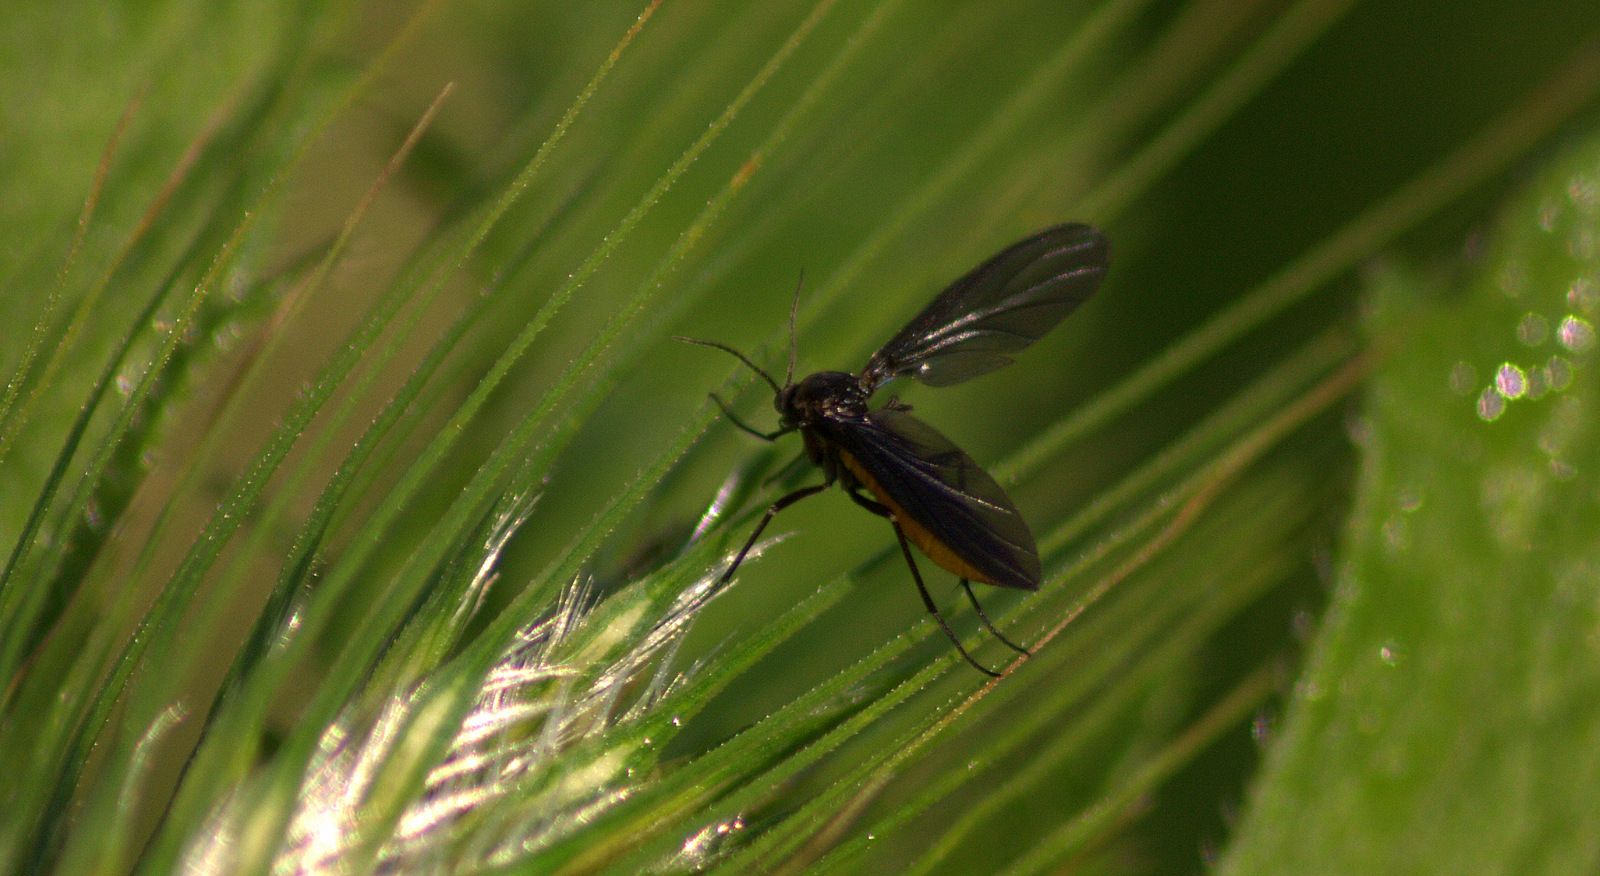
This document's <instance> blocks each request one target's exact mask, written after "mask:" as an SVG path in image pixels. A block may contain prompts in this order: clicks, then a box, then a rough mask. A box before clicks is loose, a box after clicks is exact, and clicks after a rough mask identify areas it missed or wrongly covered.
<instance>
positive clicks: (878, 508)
mask: <svg viewBox="0 0 1600 876" xmlns="http://www.w3.org/2000/svg"><path fill="white" fill-rule="evenodd" d="M849 495H850V498H851V499H853V500H855V503H856V504H857V505H860V506H861V507H863V508H865V509H867V510H868V511H871V512H872V513H874V514H876V515H878V516H879V517H882V518H885V519H886V520H888V521H889V523H890V524H891V525H893V526H894V534H895V537H896V538H899V539H900V550H901V552H903V553H904V554H905V556H906V565H907V566H910V567H911V577H912V579H913V580H915V581H916V582H917V592H918V593H921V594H922V604H923V605H925V606H927V607H928V611H929V613H931V614H932V615H933V617H934V619H935V620H937V621H938V622H939V628H940V629H942V630H944V634H945V635H946V636H948V637H949V638H950V641H951V642H954V643H955V646H956V650H957V651H960V652H961V656H962V657H965V658H967V662H968V663H971V664H972V665H973V666H977V667H978V671H979V672H982V673H984V674H985V675H991V676H995V677H999V675H1000V673H998V672H994V671H992V670H989V669H986V668H984V667H983V666H979V665H978V662H977V661H976V660H973V659H972V655H970V654H968V653H967V649H965V648H963V647H961V643H960V642H959V641H957V640H956V636H955V633H953V632H951V631H950V626H949V625H948V624H946V623H945V620H944V616H943V615H941V614H940V613H939V609H937V608H935V607H934V603H933V597H931V596H929V595H928V588H927V587H925V586H924V585H923V583H922V573H921V572H920V571H918V569H917V563H916V561H915V560H913V559H912V558H911V548H910V546H909V545H908V544H907V542H906V536H905V533H904V532H903V531H901V529H900V524H899V523H897V522H895V519H894V512H893V511H890V510H889V507H888V506H887V505H884V504H883V503H882V502H875V501H873V500H872V499H868V498H867V497H866V496H863V495H861V494H860V493H858V492H856V491H855V490H851V491H849ZM961 586H962V587H963V588H965V589H966V591H967V598H968V599H971V600H972V607H973V608H974V609H977V612H978V619H979V620H981V621H983V627H984V629H986V630H988V631H989V632H991V633H993V634H994V637H995V638H996V639H999V640H1000V641H1002V642H1004V643H1005V644H1006V646H1007V647H1009V648H1011V649H1012V650H1013V651H1016V652H1018V653H1019V654H1027V655H1029V656H1032V655H1031V653H1030V652H1029V651H1028V650H1027V649H1026V648H1023V647H1021V646H1019V645H1017V644H1016V643H1014V642H1012V641H1011V640H1010V639H1008V638H1006V637H1005V636H1002V635H1000V631H999V630H997V629H995V628H994V624H992V623H990V622H989V616H988V615H986V614H984V613H983V606H981V605H979V604H978V597H977V596H974V595H973V593H972V585H971V584H970V583H968V581H967V579H965V578H962V579H961Z"/></svg>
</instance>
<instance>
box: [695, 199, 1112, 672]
mask: <svg viewBox="0 0 1600 876" xmlns="http://www.w3.org/2000/svg"><path fill="white" fill-rule="evenodd" d="M1107 259H1108V248H1107V244H1106V239H1105V236H1104V235H1102V234H1101V233H1100V232H1099V231H1097V230H1095V229H1093V228H1091V227H1089V226H1087V225H1079V224H1069V225H1058V226H1056V227H1054V228H1047V229H1045V230H1043V231H1040V232H1038V233H1037V234H1034V235H1033V236H1031V237H1028V238H1026V239H1024V240H1021V241H1018V242H1017V243H1014V244H1012V245H1011V246H1009V247H1006V248H1005V249H1003V250H1001V251H1000V253H999V254H997V255H995V256H994V257H993V258H990V259H989V260H988V261H986V262H984V263H983V264H981V265H979V266H978V267H976V268H974V269H973V270H972V271H971V272H969V273H968V274H967V275H966V276H964V277H962V278H961V279H959V280H957V281H955V282H954V283H952V284H950V286H949V287H948V288H946V289H945V290H944V291H943V292H941V293H939V297H937V298H935V299H934V300H933V303H932V304H929V305H928V306H927V308H926V309H924V310H923V311H922V312H921V313H919V314H917V316H916V317H915V318H914V319H912V320H911V322H909V323H907V324H906V326H905V328H903V329H901V330H900V332H899V333H898V334H896V335H895V336H894V337H893V338H891V339H890V340H889V342H888V343H886V344H884V345H883V347H882V348H880V349H879V350H878V352H876V353H874V354H872V358H870V359H868V360H867V364H866V367H865V368H862V369H861V372H860V373H859V374H847V373H845V372H843V371H819V372H817V373H815V374H812V375H811V376H809V377H806V378H805V379H803V380H801V381H800V382H798V383H796V382H794V366H795V344H794V321H795V313H794V311H793V310H791V311H790V314H789V336H790V343H789V370H788V372H787V373H786V374H785V375H784V380H783V385H782V386H779V385H778V382H777V381H775V380H773V379H772V377H771V375H769V374H767V372H766V371H764V370H762V369H761V368H760V366H758V365H756V364H755V363H754V362H752V361H750V359H749V358H747V357H746V356H745V355H744V354H743V353H740V352H739V351H738V350H735V349H733V348H732V347H729V346H727V345H725V344H719V343H716V342H714V341H701V340H696V339H694V338H678V340H681V341H686V342H688V343H692V344H699V345H701V346H706V347H713V348H715V349H718V350H722V351H724V352H727V353H731V354H733V355H734V356H737V357H738V358H739V360H740V361H741V362H743V363H744V364H746V365H748V366H749V367H750V368H752V369H754V370H755V372H756V373H757V374H760V375H761V377H762V379H764V380H766V382H767V383H768V384H769V385H771V386H772V391H773V392H774V393H775V395H774V397H773V400H772V404H773V407H775V408H776V409H777V411H778V424H779V425H778V428H777V429H775V430H773V431H771V432H762V431H760V430H759V429H754V428H752V427H750V426H749V425H748V424H746V423H745V422H743V421H742V420H740V419H739V418H738V417H737V416H735V415H734V413H733V412H732V411H730V410H729V409H728V406H727V405H726V404H724V403H723V401H722V399H720V398H718V397H717V396H715V395H713V396H712V400H713V401H715V402H716V403H717V405H718V406H719V407H720V408H721V409H722V412H723V414H724V415H725V416H727V418H728V419H729V420H730V421H732V422H733V424H734V425H736V426H738V427H739V428H740V429H743V430H744V431H746V432H748V433H750V434H751V435H754V436H756V437H757V438H760V439H762V440H763V441H772V440H774V439H776V438H777V437H778V436H780V435H784V434H787V433H789V432H796V431H798V432H799V433H800V437H801V438H802V439H803V440H804V441H805V449H806V456H807V457H809V458H810V460H811V462H812V463H814V464H815V465H817V466H818V467H820V468H821V469H822V477H823V480H822V483H820V484H815V485H812V486H809V487H802V488H800V489H798V490H795V491H794V492H792V493H789V494H787V495H785V496H783V497H782V498H780V499H778V500H777V501H776V502H773V503H772V505H771V506H770V507H768V508H767V513H766V514H765V515H763V516H762V518H761V522H760V523H759V524H757V525H756V529H755V531H754V532H752V533H751V534H750V538H749V539H748V540H747V541H746V542H745V543H744V547H743V548H740V550H739V553H738V555H736V556H735V557H734V558H733V562H732V563H731V564H730V565H729V566H728V570H727V571H726V572H724V573H723V574H722V578H721V579H720V581H719V583H725V582H726V581H727V580H728V579H729V578H731V577H733V573H734V571H735V570H736V569H738V568H739V564H740V563H742V562H744V558H745V555H746V554H748V553H749V552H750V548H751V546H753V545H754V544H755V543H756V539H757V538H759V537H760V536H761V532H762V530H764V529H766V527H767V524H768V523H771V522H772V518H773V517H774V516H775V515H776V514H777V513H778V512H779V511H782V510H783V509H785V508H787V507H789V506H790V505H793V504H794V503H796V502H798V501H800V500H801V499H804V498H806V497H807V496H813V495H816V494H817V493H820V492H822V491H823V490H826V489H827V488H828V487H830V486H832V485H833V484H834V483H835V482H838V483H839V484H840V486H842V487H844V490H845V492H846V493H847V494H848V495H849V496H850V498H851V499H852V500H854V501H855V503H856V504H857V505H860V506H861V507H863V508H865V509H867V510H868V511H871V512H872V513H873V514H876V515H878V516H879V517H883V518H885V519H887V520H888V521H889V525H890V526H892V527H894V534H895V537H896V538H898V539H899V540H900V550H901V553H903V554H904V555H905V558H906V565H907V566H909V567H910V569H911V577H912V579H913V580H914V581H916V584H917V592H918V593H920V594H922V603H923V605H925V606H926V607H927V609H928V612H929V613H930V614H932V615H933V617H934V619H935V620H936V621H938V622H939V628H940V629H942V630H944V634H945V635H946V636H947V637H949V639H950V641H951V642H953V643H954V644H955V646H956V650H957V651H959V652H961V656H962V657H964V658H966V660H967V662H968V663H971V664H972V665H973V666H974V667H977V669H978V670H979V671H980V672H983V673H985V674H987V675H991V676H998V675H999V673H997V672H995V671H994V670H992V669H989V668H988V667H986V666H984V665H982V664H980V663H979V662H978V661H976V660H974V659H973V658H972V655H970V654H968V653H967V650H966V649H965V648H963V647H962V646H961V641H960V640H959V639H957V638H956V635H955V633H954V632H953V631H951V629H950V625H949V624H948V623H946V622H945V619H944V617H943V615H941V614H940V613H939V609H938V607H937V606H936V605H935V604H934V602H933V598H932V597H931V596H929V595H928V588H927V586H926V585H924V584H923V583H922V573H921V572H919V571H918V570H917V563H916V560H915V559H913V558H912V555H911V545H913V544H914V545H916V546H917V547H918V548H919V549H921V551H922V553H923V554H925V555H927V557H928V558H929V559H931V560H933V561H934V562H935V563H937V564H939V565H940V566H941V567H943V568H945V569H947V570H948V571H950V572H952V573H954V574H955V575H956V576H958V577H959V578H960V579H961V587H962V589H963V590H965V591H966V594H967V598H968V599H969V600H971V602H972V607H973V609H975V610H976V611H977V613H978V618H979V619H980V620H981V621H982V622H983V625H984V627H985V628H986V629H988V630H989V632H991V633H993V634H994V636H995V638H997V639H999V640H1000V641H1001V642H1004V643H1005V644H1006V645H1007V646H1009V647H1010V648H1012V649H1013V650H1015V651H1017V652H1019V653H1021V654H1027V653H1028V650H1027V649H1026V648H1023V647H1022V646H1021V645H1018V644H1016V643H1014V642H1012V641H1011V640H1010V639H1007V638H1006V637H1005V636H1003V635H1001V634H1000V631H999V630H997V629H995V628H994V624H992V623H990V622H989V617H988V615H986V614H984V611H983V607H982V606H981V605H979V604H978V598H977V596H975V595H974V594H973V592H972V584H971V582H973V581H981V582H983V583H985V584H993V585H995V586H998V587H1012V588H1015V589H1018V590H1038V589H1039V578H1040V569H1039V551H1038V548H1037V547H1036V546H1035V545H1034V541H1033V533H1031V532H1030V531H1029V530H1028V524H1027V523H1026V522H1024V521H1023V519H1022V516H1021V515H1020V514H1018V513H1017V509H1016V507H1015V506H1014V505H1013V504H1012V503H1011V499H1010V498H1009V497H1007V496H1006V494H1005V491H1004V490H1002V489H1000V485H999V484H997V483H995V481H994V478H992V477H990V476H989V475H988V473H987V472H985V471H984V470H983V469H982V468H979V467H978V464H977V463H976V462H973V461H972V457H970V456H967V454H965V453H963V452H962V451H961V449H960V448H958V447H956V446H955V445H954V444H952V443H950V440H949V439H947V438H945V437H944V436H943V435H940V434H939V433H938V432H936V431H934V429H933V428H932V427H931V426H929V425H928V424H926V423H924V422H922V421H921V420H919V419H917V418H916V417H913V416H911V413H910V411H911V408H910V406H908V405H905V404H902V403H900V402H899V401H898V400H897V399H890V400H889V402H888V403H887V404H885V405H884V406H883V407H880V408H877V409H871V408H868V406H867V402H868V400H869V399H870V398H871V396H872V394H873V393H874V392H875V391H877V389H878V388H879V387H880V386H883V385H884V384H885V383H888V382H889V381H891V380H893V379H894V378H896V377H912V378H915V379H917V380H920V381H922V382H923V383H926V384H928V385H930V386H949V385H951V384H955V383H960V382H961V381H963V380H967V379H969V378H972V377H976V376H978V375H980V374H985V373H988V372H990V371H993V370H995V369H996V368H1000V367H1002V366H1004V365H1007V364H1010V362H1011V359H1010V358H1009V356H1008V354H1010V353H1015V352H1016V351H1018V350H1021V349H1022V348H1024V347H1026V346H1028V345H1029V344H1031V343H1033V342H1034V341H1037V340H1039V338H1041V337H1043V336H1044V334H1045V333H1046V332H1048V331H1050V329H1051V328H1054V327H1055V324H1056V323H1058V322H1060V321H1061V320H1062V319H1064V318H1065V317H1066V315H1067V314H1069V313H1071V312H1072V311H1073V310H1074V309H1076V308H1077V306H1078V305H1079V304H1082V303H1083V302H1084V300H1085V299H1087V298H1088V297H1089V296H1090V295H1092V294H1094V291H1095V289H1096V288H1097V287H1098V286H1099V285H1100V280H1101V279H1102V278H1103V277H1104V276H1105V273H1106V268H1107V264H1108V261H1107ZM796 303H797V304H798V298H797V299H796ZM863 490H865V491H866V493H870V494H871V495H870V497H869V496H868V495H864V494H863V492H862V491H863Z"/></svg>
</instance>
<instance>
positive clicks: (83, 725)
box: [55, 91, 350, 805]
mask: <svg viewBox="0 0 1600 876" xmlns="http://www.w3.org/2000/svg"><path fill="white" fill-rule="evenodd" d="M290 94H291V96H292V92H291V93H290ZM342 97H343V98H344V99H345V102H348V100H349V99H350V94H349V92H348V91H346V92H345V93H344V94H343V95H342ZM322 118H323V124H324V125H325V124H326V123H327V119H328V118H329V117H328V116H327V115H324V116H322ZM289 129H290V130H296V129H295V128H294V127H293V126H289ZM299 133H301V134H302V135H305V136H306V137H309V138H310V139H314V134H308V132H306V131H303V130H301V131H300V132H299ZM308 142H309V140H308V139H304V138H302V139H296V140H295V141H293V143H294V144H298V147H299V150H300V151H299V152H298V153H295V151H294V148H293V147H292V145H291V148H289V149H288V150H287V151H288V152H289V153H290V154H288V155H286V156H284V158H285V160H286V161H287V164H283V165H278V169H277V172H276V175H271V178H270V179H269V181H268V182H267V184H266V187H265V189H264V190H263V191H261V192H257V193H255V195H254V196H255V197H256V199H257V200H256V204H257V207H256V208H252V209H246V210H243V211H242V213H243V215H244V216H245V219H244V220H242V221H241V222H240V223H239V224H238V225H237V226H235V228H234V230H233V232H232V235H231V237H230V238H229V241H228V242H227V243H225V244H224V245H223V248H222V250H221V251H220V253H219V255H218V256H217V257H216V258H215V259H213V261H212V264H211V266H210V268H209V269H208V274H207V277H206V278H204V279H202V280H201V282H200V283H198V284H197V286H196V292H195V294H193V295H191V297H190V299H189V301H188V303H187V304H186V305H185V306H184V309H183V311H182V313H181V316H180V318H179V319H178V320H176V322H175V324H174V329H173V331H171V332H169V333H168V335H167V341H166V343H165V346H164V347H163V350H162V351H158V353H157V354H156V357H155V359H154V362H155V363H157V364H155V365H153V366H152V367H150V368H149V369H148V370H147V371H146V374H145V377H144V379H143V380H142V381H141V384H140V385H139V386H138V387H136V388H135V390H134V392H133V393H131V395H130V401H129V404H128V405H127V407H126V408H125V409H124V411H125V412H124V414H123V415H122V418H121V420H122V422H121V423H120V425H114V427H113V431H112V435H113V437H114V436H116V435H117V434H121V433H125V432H126V431H127V427H128V422H127V420H128V414H127V413H126V412H127V411H131V410H137V409H138V407H139V405H140V403H141V402H142V400H143V399H144V398H147V397H148V396H149V394H150V392H151V390H152V385H151V381H152V380H154V377H155V375H156V374H157V373H159V372H160V370H161V368H160V365H159V363H161V362H163V361H167V360H170V358H171V356H172V355H173V353H174V351H175V350H176V345H177V344H178V343H179V342H180V340H181V339H182V337H183V336H184V327H185V326H186V324H187V321H188V320H190V319H192V318H194V315H195V314H196V313H197V307H198V304H199V303H200V302H202V301H203V300H204V299H205V293H206V292H207V290H209V289H211V288H212V287H213V286H214V285H215V284H216V282H217V279H216V278H217V277H218V276H219V275H220V273H221V271H222V270H223V269H224V268H225V267H226V266H227V265H229V263H230V254H232V253H236V252H237V251H238V248H239V245H240V243H241V241H243V240H244V238H245V236H246V234H247V233H248V231H249V230H250V229H251V228H252V227H253V222H254V220H255V218H256V217H258V216H260V215H262V213H263V210H262V209H261V207H263V206H265V205H267V204H269V203H270V202H271V198H272V197H273V194H274V193H275V192H277V191H278V189H279V187H280V186H281V183H282V181H283V180H284V179H285V175H286V173H287V171H286V170H285V168H286V167H291V166H293V165H294V163H295V157H294V156H295V154H299V155H303V154H304V150H305V149H306V144H307V143H308ZM103 446H110V445H103ZM105 455H106V451H102V453H101V457H102V459H103V458H105ZM90 480H92V478H91V479H86V481H85V483H87V482H89V481H90ZM259 480H260V479H258V481H259ZM225 510H226V509H225ZM162 592H163V594H165V593H168V592H169V591H162ZM158 601H159V597H158ZM182 601H183V600H178V602H179V603H181V602H182ZM168 604H169V605H175V604H177V603H174V602H173V601H172V599H169V600H168ZM141 641H142V640H141ZM133 647H134V649H135V650H138V649H139V647H140V645H139V642H138V641H136V642H134V643H133ZM122 665H123V666H124V670H126V669H128V668H131V666H132V665H133V663H132V662H126V663H124V664H122ZM125 677H126V676H125V675H124V674H120V673H116V672H114V675H113V677H112V679H111V682H110V683H109V684H108V685H106V686H103V687H101V688H99V689H98V690H97V691H96V692H95V693H93V694H92V695H90V696H84V697H72V698H70V701H71V702H75V703H85V704H88V709H87V711H86V712H85V713H84V714H85V715H86V716H87V719H86V720H82V721H80V722H79V723H78V726H79V727H80V730H79V731H78V732H77V734H76V740H77V741H72V740H73V739H74V738H75V736H74V734H72V733H63V734H60V735H59V737H58V739H60V740H61V744H64V745H66V746H67V748H65V749H63V750H64V751H68V752H69V754H68V756H67V757H66V758H65V760H61V759H55V760H60V762H61V763H63V764H64V768H66V769H67V770H68V771H69V772H70V771H72V770H74V767H73V764H81V760H82V759H81V757H73V756H71V755H70V752H71V751H84V750H87V749H86V748H85V747H84V744H85V740H86V739H87V738H88V736H86V735H85V734H91V735H92V734H97V733H99V732H100V729H101V728H103V727H104V726H105V724H104V718H103V716H104V715H105V714H107V711H106V710H107V709H108V708H109V707H110V704H111V703H112V702H113V701H114V700H115V698H116V695H117V692H118V691H119V690H120V685H121V681H120V680H119V679H125ZM157 708H164V707H161V706H158V707H157ZM152 714H153V713H152ZM97 715H98V716H102V717H95V716H97ZM129 732H130V733H133V734H134V736H133V737H130V741H131V744H136V743H137V737H138V733H137V732H136V731H133V730H130V731H129ZM120 751H121V752H122V754H123V755H124V756H126V755H127V753H128V752H129V751H130V749H128V748H127V747H126V746H124V748H122V749H120ZM124 762H126V761H125V760H124ZM74 784H76V782H75V781H74V780H72V779H71V778H70V776H69V777H67V778H66V779H64V780H59V781H57V782H56V787H57V789H58V793H60V792H59V789H62V788H68V787H71V786H73V785H74ZM107 793H108V794H110V793H112V792H110V791H109V790H108V791H107ZM101 799H102V800H106V799H108V798H107V797H104V796H102V798H101ZM107 805H110V804H107Z"/></svg>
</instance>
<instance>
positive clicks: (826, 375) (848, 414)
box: [772, 371, 867, 429]
mask: <svg viewBox="0 0 1600 876" xmlns="http://www.w3.org/2000/svg"><path fill="white" fill-rule="evenodd" d="M772 406H773V407H775V408H777V410H778V416H779V418H780V419H781V420H782V421H783V426H784V428H786V429H804V428H806V427H807V426H810V425H812V424H814V423H816V422H817V421H819V420H823V419H828V418H835V419H837V418H852V417H860V416H864V415H865V414H866V413H867V394H866V392H865V391H863V390H862V388H861V381H859V380H857V379H856V376H855V375H854V374H847V373H845V372H843V371H818V372H817V373H815V374H813V375H811V376H810V377H807V378H805V379H804V380H801V381H800V382H799V383H791V384H789V385H788V386H785V387H784V388H783V389H782V390H780V391H779V392H778V394H777V396H775V397H774V398H773V400H772Z"/></svg>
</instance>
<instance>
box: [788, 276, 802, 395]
mask: <svg viewBox="0 0 1600 876" xmlns="http://www.w3.org/2000/svg"><path fill="white" fill-rule="evenodd" d="M805 284H806V269H805V268H801V269H800V280H799V282H797V283H795V284H794V303H792V304H790V305H789V371H788V373H786V374H784V375H783V383H784V385H785V386H788V385H789V384H791V383H794V361H795V359H796V357H798V355H799V353H798V352H797V351H798V349H799V346H800V345H799V344H798V343H797V342H796V341H795V330H794V325H795V321H796V320H797V318H798V317H799V315H800V287H802V286H804V285H805Z"/></svg>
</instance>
